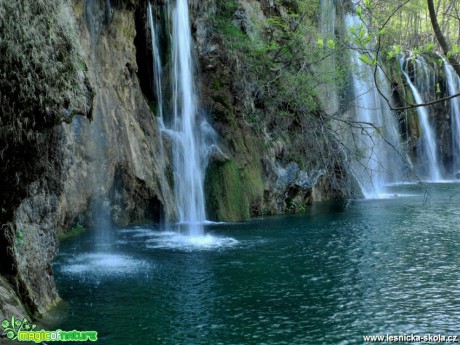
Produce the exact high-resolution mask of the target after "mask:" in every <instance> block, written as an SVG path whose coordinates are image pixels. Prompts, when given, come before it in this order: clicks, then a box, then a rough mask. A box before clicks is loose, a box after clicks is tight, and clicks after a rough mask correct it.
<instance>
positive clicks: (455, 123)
mask: <svg viewBox="0 0 460 345" xmlns="http://www.w3.org/2000/svg"><path fill="white" fill-rule="evenodd" d="M444 70H445V72H446V76H447V87H448V90H449V96H453V95H455V94H458V93H460V78H459V76H458V75H457V74H456V72H455V70H454V68H453V67H452V66H451V65H449V64H448V63H447V61H444ZM450 116H451V130H452V158H453V162H452V173H453V177H454V178H457V179H460V98H459V97H455V98H452V99H451V100H450Z"/></svg>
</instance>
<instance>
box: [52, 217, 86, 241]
mask: <svg viewBox="0 0 460 345" xmlns="http://www.w3.org/2000/svg"><path fill="white" fill-rule="evenodd" d="M85 231H86V228H85V227H84V226H83V225H82V224H80V223H79V222H77V223H75V224H74V226H72V227H71V228H70V229H68V230H66V231H64V230H62V229H58V231H57V237H58V240H60V241H62V240H65V239H68V238H72V237H75V236H78V235H80V234H81V233H82V232H85Z"/></svg>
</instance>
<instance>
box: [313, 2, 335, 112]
mask: <svg viewBox="0 0 460 345" xmlns="http://www.w3.org/2000/svg"><path fill="white" fill-rule="evenodd" d="M334 2H335V0H322V1H321V2H320V3H321V8H320V21H319V24H320V26H319V31H320V33H321V39H322V40H323V42H324V46H325V47H324V49H327V42H328V40H332V41H335V40H336V37H335V30H336V27H337V15H336V6H335V3H334ZM317 68H318V74H321V75H322V76H323V78H324V84H322V85H320V86H319V94H320V95H321V100H322V106H323V108H324V110H325V112H326V113H328V114H334V113H336V112H338V111H339V97H338V92H337V81H336V69H337V62H336V56H335V54H330V55H329V56H327V57H325V58H324V60H323V61H322V62H321V63H320V64H319V65H318V66H317Z"/></svg>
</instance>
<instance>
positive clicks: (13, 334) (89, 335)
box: [1, 316, 97, 344]
mask: <svg viewBox="0 0 460 345" xmlns="http://www.w3.org/2000/svg"><path fill="white" fill-rule="evenodd" d="M1 326H2V329H1V335H3V336H6V337H7V338H8V339H10V340H16V341H24V342H26V341H27V342H35V343H37V344H38V343H41V342H43V341H92V342H94V341H97V332H96V331H76V330H73V331H63V330H61V329H58V330H56V331H45V330H44V329H42V330H40V331H37V330H35V329H36V328H37V326H36V325H34V324H33V323H30V321H29V320H27V318H24V319H23V320H22V321H21V320H20V319H17V318H15V317H14V316H12V317H11V321H10V320H3V321H2V324H1Z"/></svg>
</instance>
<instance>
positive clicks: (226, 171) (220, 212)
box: [205, 161, 249, 221]
mask: <svg viewBox="0 0 460 345" xmlns="http://www.w3.org/2000/svg"><path fill="white" fill-rule="evenodd" d="M205 192H206V204H207V205H206V206H207V207H206V211H207V216H208V218H210V219H213V220H224V221H238V220H246V219H249V205H248V202H247V198H245V197H244V195H243V194H244V193H243V191H242V184H241V179H240V175H239V172H238V167H237V166H236V164H235V162H234V161H226V162H213V163H211V164H210V165H209V167H208V170H207V174H206V180H205Z"/></svg>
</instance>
